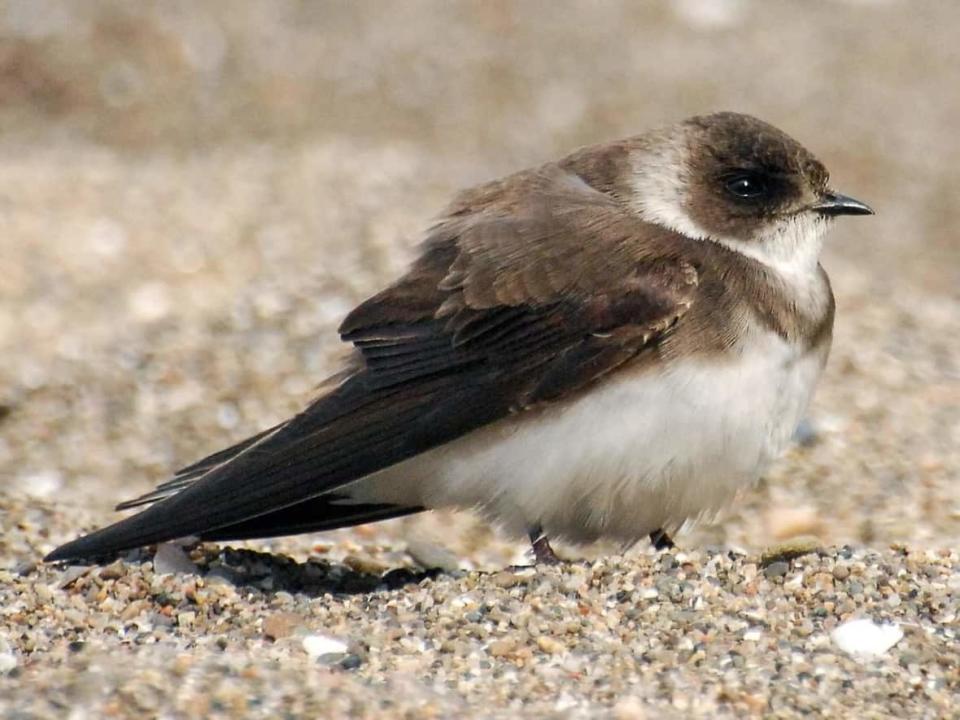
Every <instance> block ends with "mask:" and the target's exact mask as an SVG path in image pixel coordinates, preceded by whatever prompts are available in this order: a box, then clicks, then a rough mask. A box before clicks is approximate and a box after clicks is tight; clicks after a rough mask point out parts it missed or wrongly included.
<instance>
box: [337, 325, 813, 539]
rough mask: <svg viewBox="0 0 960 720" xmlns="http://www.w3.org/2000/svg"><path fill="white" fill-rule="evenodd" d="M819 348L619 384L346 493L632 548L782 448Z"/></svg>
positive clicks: (696, 366) (753, 355) (777, 342)
mask: <svg viewBox="0 0 960 720" xmlns="http://www.w3.org/2000/svg"><path fill="white" fill-rule="evenodd" d="M825 356H826V351H825V350H824V351H823V352H818V353H815V354H813V353H808V354H800V353H799V352H798V351H797V350H796V349H795V348H794V347H792V346H791V345H789V344H787V343H786V342H784V341H783V340H782V339H781V338H779V337H778V336H776V335H774V334H772V333H766V332H764V333H763V334H762V335H761V336H758V337H755V338H754V339H753V340H752V341H750V342H747V343H744V345H743V346H742V351H741V352H740V353H739V355H734V356H729V357H728V358H727V359H726V360H724V361H722V362H719V361H716V360H713V361H707V360H704V361H696V360H685V361H682V362H678V363H676V364H675V365H673V366H672V367H670V368H668V369H664V370H662V371H651V370H646V371H643V372H636V373H630V372H629V371H627V372H624V373H621V374H619V375H617V376H615V377H614V378H612V379H610V380H608V381H607V382H605V383H604V384H602V385H599V386H597V387H596V388H594V389H593V390H592V391H590V392H588V393H586V394H584V395H583V396H582V397H580V398H579V399H577V400H576V401H574V402H571V403H569V404H567V405H565V406H563V407H556V408H550V409H548V410H545V411H544V412H542V413H540V414H538V415H536V416H535V417H529V418H528V417H524V416H518V417H517V418H511V419H508V420H505V421H501V422H500V423H497V424H495V425H493V426H490V427H488V428H485V429H482V430H478V431H476V432H473V433H471V434H469V435H467V436H465V437H463V438H460V439H459V440H456V441H454V442H452V443H449V444H447V445H445V446H443V447H441V448H437V449H435V450H432V451H430V452H428V453H425V454H423V455H421V456H418V457H416V458H413V459H411V460H408V461H405V462H403V463H400V464H399V465H396V466H394V467H392V468H389V469H387V470H385V471H382V472H380V473H377V474H375V475H372V476H370V477H368V478H365V479H363V480H361V481H359V482H358V483H356V484H355V485H353V486H351V493H350V494H351V496H352V497H354V498H356V499H357V500H362V501H380V502H399V503H403V504H418V505H422V506H425V507H434V508H435V507H444V506H454V507H467V508H469V507H475V508H478V509H480V510H481V511H483V512H485V513H486V514H488V515H489V516H490V517H491V518H493V519H495V520H496V521H498V522H499V523H501V524H502V525H504V526H505V527H506V528H507V529H508V530H511V531H514V532H516V533H523V532H525V531H527V530H528V529H529V528H531V527H533V526H535V525H537V524H540V525H542V527H543V529H544V531H545V532H546V533H547V534H548V536H552V537H556V536H563V537H566V538H568V539H570V540H574V541H590V540H593V539H596V538H597V537H599V536H601V535H602V536H606V537H611V538H619V539H622V540H625V541H631V540H636V539H639V538H642V537H644V536H646V535H647V534H648V533H649V532H651V531H653V530H655V529H657V528H664V529H667V530H673V529H676V528H677V527H678V526H679V525H681V524H682V523H683V522H684V521H686V520H688V519H693V518H696V517H698V516H700V515H701V514H703V513H705V512H711V511H715V510H717V509H719V508H720V507H721V506H722V505H723V504H724V503H725V502H726V501H728V500H729V499H730V498H731V496H732V495H733V493H735V492H736V490H737V489H739V488H740V487H742V486H744V485H745V484H749V483H752V482H754V481H755V480H756V479H757V478H758V477H759V475H760V473H761V472H762V471H763V469H764V468H765V467H766V465H767V464H768V463H769V462H770V461H771V460H773V459H774V458H776V457H777V456H778V455H779V454H780V453H781V452H782V451H783V450H784V448H785V447H786V446H787V444H788V442H789V440H790V438H791V436H792V434H793V432H794V430H795V429H796V426H797V424H798V423H799V421H800V420H801V418H802V416H803V413H804V412H805V411H806V407H807V404H808V402H809V400H810V397H811V394H812V392H813V388H814V385H815V384H816V380H817V378H818V376H819V374H820V370H821V369H822V367H823V361H824V359H825Z"/></svg>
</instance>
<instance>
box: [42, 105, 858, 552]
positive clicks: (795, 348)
mask: <svg viewBox="0 0 960 720" xmlns="http://www.w3.org/2000/svg"><path fill="white" fill-rule="evenodd" d="M871 212H872V211H871V209H870V208H869V207H867V206H866V205H864V204H863V203H861V202H859V201H857V200H854V199H852V198H849V197H846V196H844V195H841V194H839V193H837V192H835V191H834V190H832V189H831V186H830V185H829V183H828V173H827V170H826V169H825V168H824V166H823V165H822V164H821V163H820V162H819V161H818V160H817V159H816V158H815V157H814V156H813V155H811V154H810V153H809V152H808V151H807V150H806V149H804V148H803V147H802V146H801V145H800V144H798V143H797V142H796V141H794V140H793V139H791V138H790V137H788V136H787V135H785V134H784V133H783V132H781V131H780V130H778V129H776V128H774V127H772V126H771V125H768V124H766V123H764V122H761V121H760V120H757V119H755V118H752V117H749V116H747V115H740V114H736V113H717V114H713V115H706V116H701V117H694V118H691V119H688V120H686V121H684V122H681V123H679V124H676V125H673V126H670V127H667V128H664V129H660V130H656V131H653V132H649V133H647V134H644V135H639V136H636V137H631V138H628V139H626V140H621V141H618V142H613V143H610V144H606V145H597V146H593V147H588V148H585V149H582V150H579V151H577V152H574V153H573V154H572V155H569V156H567V157H565V158H563V159H561V160H558V161H556V162H550V163H547V164H545V165H542V166H540V167H536V168H533V169H529V170H524V171H521V172H518V173H516V174H514V175H510V176H508V177H505V178H503V179H500V180H496V181H493V182H489V183H486V184H484V185H480V186H478V187H475V188H472V189H469V190H466V191H464V192H461V193H460V194H459V195H458V196H456V198H455V199H454V200H453V202H452V203H451V204H450V205H449V207H447V209H446V211H445V212H444V213H443V215H442V217H441V219H440V220H439V221H438V222H437V223H436V224H435V225H434V226H433V227H432V228H431V229H430V230H429V231H428V232H427V233H426V237H425V240H424V242H423V245H422V249H421V252H420V255H419V257H418V258H417V259H416V261H415V262H413V264H412V265H411V266H410V268H409V269H408V270H407V272H406V274H404V275H403V276H402V277H400V278H399V279H398V280H396V281H395V282H394V283H392V284H391V285H389V286H388V287H386V288H385V289H383V290H382V291H380V292H379V293H377V294H376V295H374V296H373V297H371V298H370V299H368V300H366V301H365V302H363V303H361V304H360V305H359V306H358V307H357V308H355V309H354V310H353V311H352V312H351V313H349V315H347V317H346V319H345V320H344V321H343V324H342V325H341V326H340V336H341V337H342V339H343V340H344V342H346V343H350V344H352V346H353V351H352V356H351V359H350V360H349V362H348V363H347V364H346V366H345V367H344V368H342V369H341V372H340V373H338V375H336V376H335V378H334V379H333V380H332V381H331V382H329V383H328V384H327V386H326V388H325V389H324V390H323V391H322V393H321V394H320V396H319V397H317V398H316V399H315V400H313V402H311V403H310V404H309V405H308V406H307V407H306V408H305V409H304V410H303V411H302V412H301V413H300V414H299V415H296V416H295V417H292V418H290V419H289V420H287V421H285V422H283V423H280V424H279V425H277V426H275V427H272V428H269V429H267V430H264V431H263V432H261V433H259V434H257V435H254V436H253V437H251V438H248V439H246V440H243V441H242V442H240V443H238V444H236V445H234V446H232V447H230V448H227V449H225V450H221V451H220V452H217V453H215V454H213V455H211V456H210V457H208V458H205V459H203V460H201V461H199V462H197V463H195V464H193V465H190V466H188V467H186V468H184V469H183V470H181V471H180V472H178V473H177V474H176V475H175V476H174V477H173V479H171V480H169V481H168V482H165V483H164V484H162V485H160V486H159V487H157V489H156V490H155V491H153V492H151V493H149V494H147V495H144V496H143V497H140V498H137V499H135V500H131V501H128V502H125V503H123V504H121V505H120V506H119V509H127V508H134V507H140V506H147V507H146V509H144V510H142V511H141V512H140V513H139V514H136V515H133V516H132V517H128V518H126V519H124V520H121V521H120V522H117V523H115V524H113V525H110V526H109V527H106V528H104V529H101V530H98V531H96V532H93V533H91V534H90V535H87V536H85V537H82V538H80V539H78V540H74V541H73V542H70V543H67V544H66V545H63V546H62V547H59V548H57V549H56V550H54V551H53V552H52V553H50V555H48V556H47V560H74V559H79V558H88V557H97V556H103V555H106V554H110V553H114V552H116V551H120V550H125V549H129V548H135V547H138V546H141V545H147V544H152V543H157V542H161V541H166V540H171V539H175V538H181V537H196V538H199V539H204V540H220V541H223V540H237V539H243V538H258V537H270V536H277V535H287V534H293V533H304V532H314V531H321V530H330V529H333V528H340V527H345V526H349V525H355V524H358V523H368V522H372V521H376V520H384V519H387V518H393V517H398V516H401V515H407V514H410V513H416V512H421V511H424V510H429V509H433V508H470V509H474V510H477V511H479V512H480V513H481V514H482V515H483V516H485V517H486V518H488V519H489V520H490V521H491V522H493V523H495V524H496V525H498V526H499V527H501V528H503V529H505V530H506V531H508V532H511V533H514V534H526V535H529V537H530V539H531V541H532V542H533V544H534V551H535V555H536V558H537V559H538V560H539V561H544V562H546V561H551V560H553V559H555V556H554V555H553V552H552V550H551V548H550V545H549V542H548V538H564V539H566V540H569V541H573V542H578V543H581V542H589V541H593V540H595V539H598V538H601V537H604V538H611V539H614V540H618V541H622V542H624V543H632V542H634V541H636V540H638V539H640V538H646V537H650V538H651V539H652V540H653V541H654V542H655V543H656V544H658V545H666V544H669V542H670V539H669V535H670V534H671V533H673V532H675V531H676V530H677V529H678V528H679V527H680V526H681V525H682V524H683V523H685V522H686V521H688V520H694V519H696V518H698V517H700V516H702V515H704V514H705V513H712V512H715V511H716V510H718V509H719V508H720V507H721V506H722V505H723V504H724V503H726V502H727V501H729V500H730V499H731V498H732V496H733V495H734V494H735V492H736V491H737V490H738V489H740V488H743V487H744V486H747V485H749V484H751V483H753V482H754V481H756V480H757V478H758V477H759V476H760V474H761V473H762V472H763V471H764V469H765V468H766V467H767V466H768V465H769V463H770V462H771V461H772V460H774V459H775V458H776V457H777V456H778V455H779V454H780V453H781V452H782V451H783V450H784V448H786V446H787V445H788V444H789V442H790V439H791V436H792V435H793V433H794V430H795V429H796V427H797V424H798V423H799V422H800V420H801V418H802V417H803V415H804V412H805V411H806V408H807V404H808V402H809V401H810V397H811V395H812V393H813V390H814V386H815V385H816V382H817V379H818V377H819V376H820V373H821V371H822V369H823V366H824V363H825V361H826V358H827V353H828V351H829V348H830V338H831V329H832V326H833V315H834V301H833V295H832V293H831V290H830V283H829V281H828V279H827V275H826V273H825V272H824V271H823V268H822V267H821V266H820V264H819V260H818V258H819V255H820V250H821V246H822V243H823V238H824V234H825V232H826V231H827V229H828V228H829V226H830V224H831V222H832V220H833V219H834V218H836V217H837V216H840V215H864V214H870V213H871Z"/></svg>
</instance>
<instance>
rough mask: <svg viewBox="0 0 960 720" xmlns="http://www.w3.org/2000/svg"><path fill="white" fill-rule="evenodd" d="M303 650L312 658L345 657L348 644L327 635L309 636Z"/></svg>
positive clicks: (304, 640) (304, 641) (305, 640)
mask: <svg viewBox="0 0 960 720" xmlns="http://www.w3.org/2000/svg"><path fill="white" fill-rule="evenodd" d="M303 649H304V650H305V651H306V653H307V655H309V656H310V657H312V658H318V657H323V656H324V655H345V654H346V652H347V644H346V643H345V642H343V641H341V640H337V639H336V638H332V637H327V636H326V635H307V636H306V637H305V638H304V639H303Z"/></svg>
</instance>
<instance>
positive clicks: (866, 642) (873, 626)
mask: <svg viewBox="0 0 960 720" xmlns="http://www.w3.org/2000/svg"><path fill="white" fill-rule="evenodd" d="M830 637H831V638H832V639H833V641H834V642H835V643H836V644H837V647H839V648H840V649H841V650H843V651H844V652H846V653H850V654H851V655H856V656H859V657H866V658H869V657H877V656H879V655H883V654H885V653H886V652H887V651H888V650H889V649H890V648H892V647H893V646H894V645H896V644H897V643H898V642H900V640H902V639H903V630H901V629H900V626H899V625H897V624H895V623H883V624H878V623H875V622H874V621H873V620H870V619H859V620H851V621H849V622H846V623H844V624H843V625H840V626H839V627H837V628H836V629H835V630H834V631H833V632H832V633H831V634H830Z"/></svg>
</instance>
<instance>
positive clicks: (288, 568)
mask: <svg viewBox="0 0 960 720" xmlns="http://www.w3.org/2000/svg"><path fill="white" fill-rule="evenodd" d="M124 560H125V561H126V562H132V563H138V562H145V561H154V563H155V564H154V570H155V571H162V570H160V569H159V568H158V567H157V565H156V562H155V556H154V555H153V554H152V553H151V552H148V551H146V550H138V551H135V552H134V553H131V554H129V555H127V556H126V557H125V558H124ZM184 560H186V558H184ZM189 560H190V563H192V565H193V566H194V568H195V569H194V570H192V572H193V573H194V574H196V575H198V576H200V577H201V578H203V580H204V582H205V583H207V584H212V583H218V582H222V583H226V584H230V585H233V586H234V587H237V588H238V589H239V588H244V589H250V590H257V591H260V592H262V593H265V594H275V593H278V592H287V593H291V594H303V595H308V596H313V597H319V596H323V595H362V594H369V593H373V592H378V591H390V590H397V589H399V588H402V587H404V586H405V585H412V584H419V583H421V582H423V581H424V580H432V579H434V578H436V577H438V576H440V575H444V576H448V577H455V576H458V575H461V574H463V571H459V570H454V571H447V570H443V569H441V568H432V569H419V568H409V567H396V568H391V569H388V570H384V571H379V570H373V569H371V570H363V569H356V568H354V567H350V566H348V565H345V564H343V563H337V562H330V561H328V560H324V559H319V558H313V557H311V558H309V559H307V560H305V561H303V562H299V561H297V560H295V559H294V558H292V557H289V556H287V555H278V554H273V553H266V552H258V551H256V550H249V549H246V548H232V547H218V546H214V545H201V546H198V547H196V548H194V549H193V550H192V551H191V552H190V553H189Z"/></svg>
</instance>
